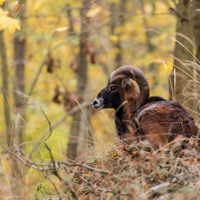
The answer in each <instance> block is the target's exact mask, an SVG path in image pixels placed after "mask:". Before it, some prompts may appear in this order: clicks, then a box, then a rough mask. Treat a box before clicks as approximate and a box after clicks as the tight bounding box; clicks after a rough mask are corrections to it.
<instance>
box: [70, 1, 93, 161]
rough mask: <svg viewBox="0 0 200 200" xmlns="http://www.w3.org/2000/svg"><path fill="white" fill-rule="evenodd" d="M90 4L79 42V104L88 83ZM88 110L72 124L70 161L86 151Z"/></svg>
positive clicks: (84, 10)
mask: <svg viewBox="0 0 200 200" xmlns="http://www.w3.org/2000/svg"><path fill="white" fill-rule="evenodd" d="M89 6H90V3H89V2H88V1H87V0H83V6H82V8H81V36H80V41H79V49H80V50H79V55H78V74H77V83H78V84H77V97H78V101H79V103H82V102H83V100H84V99H85V94H86V90H87V82H88V69H87V67H88V62H87V55H86V54H85V53H84V49H85V48H86V40H87V38H88V37H89V32H87V31H85V30H86V29H87V28H88V19H87V18H86V13H87V11H88V10H89ZM87 113H88V111H87V109H84V110H83V111H81V110H79V111H77V112H76V113H75V114H74V115H73V121H72V124H71V131H70V137H69V143H68V149H67V156H68V158H69V159H72V160H73V159H75V158H76V156H77V154H78V151H79V150H80V151H81V153H83V152H84V151H85V147H86V146H85V145H84V144H85V139H86V135H87V130H86V126H87V122H86V121H89V116H88V115H87Z"/></svg>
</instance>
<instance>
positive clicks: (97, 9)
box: [86, 7, 102, 18]
mask: <svg viewBox="0 0 200 200" xmlns="http://www.w3.org/2000/svg"><path fill="white" fill-rule="evenodd" d="M101 11H102V10H101V8H100V7H92V8H91V9H90V10H88V12H87V13H86V17H88V18H92V17H95V16H97V15H98V14H99V13H101Z"/></svg>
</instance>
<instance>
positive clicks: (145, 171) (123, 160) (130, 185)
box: [70, 137, 200, 200]
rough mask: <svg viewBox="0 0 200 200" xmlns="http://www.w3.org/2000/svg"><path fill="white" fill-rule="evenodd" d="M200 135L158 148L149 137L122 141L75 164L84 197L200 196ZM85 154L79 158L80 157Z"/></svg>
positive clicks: (79, 191) (75, 176) (76, 179)
mask: <svg viewBox="0 0 200 200" xmlns="http://www.w3.org/2000/svg"><path fill="white" fill-rule="evenodd" d="M199 152H200V144H199V138H198V137H197V138H191V139H189V141H188V139H187V140H183V139H182V140H177V141H174V142H172V143H171V144H170V145H168V146H166V147H165V148H160V149H158V150H155V149H153V148H152V147H151V145H150V144H149V143H148V142H147V141H143V142H140V143H139V144H137V145H131V146H128V145H125V144H118V145H113V147H112V149H111V150H110V151H109V152H108V153H107V154H106V155H104V156H103V157H100V158H95V155H93V156H92V157H90V158H87V159H86V160H85V161H82V164H86V165H89V166H91V167H94V168H97V169H102V171H93V170H90V169H88V168H84V167H78V168H77V167H76V168H73V169H72V168H71V169H70V171H71V173H72V174H73V175H72V177H73V178H72V183H73V185H74V188H76V190H77V195H78V196H79V197H80V199H85V200H87V199H88V200H89V199H159V200H161V199H200V154H199ZM80 159H81V157H79V158H77V161H78V160H80Z"/></svg>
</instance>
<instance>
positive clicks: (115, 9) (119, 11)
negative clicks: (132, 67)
mask: <svg viewBox="0 0 200 200" xmlns="http://www.w3.org/2000/svg"><path fill="white" fill-rule="evenodd" d="M125 6H126V0H121V2H120V4H119V5H117V4H116V3H112V4H111V13H112V15H111V18H110V27H111V34H112V35H116V36H118V41H117V42H116V44H115V45H114V48H115V49H116V50H117V52H116V54H115V60H114V63H115V69H117V68H119V67H121V66H122V48H121V41H120V35H121V34H120V33H118V34H115V33H114V30H115V28H117V27H121V28H122V27H123V25H124V21H125V18H124V11H125Z"/></svg>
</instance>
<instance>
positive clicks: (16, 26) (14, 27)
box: [8, 18, 21, 33]
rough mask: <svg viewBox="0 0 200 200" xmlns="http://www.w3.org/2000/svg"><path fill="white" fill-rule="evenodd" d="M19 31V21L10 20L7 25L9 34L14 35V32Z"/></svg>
mask: <svg viewBox="0 0 200 200" xmlns="http://www.w3.org/2000/svg"><path fill="white" fill-rule="evenodd" d="M20 29H21V27H20V24H19V21H18V20H16V19H12V18H11V20H10V22H9V24H8V30H9V31H10V32H11V33H14V32H15V31H16V30H20Z"/></svg>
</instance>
